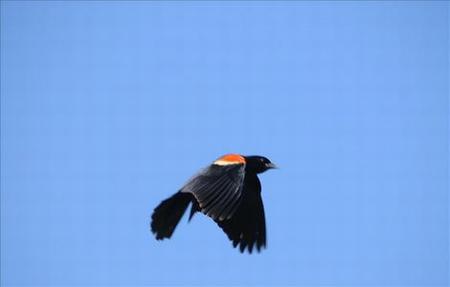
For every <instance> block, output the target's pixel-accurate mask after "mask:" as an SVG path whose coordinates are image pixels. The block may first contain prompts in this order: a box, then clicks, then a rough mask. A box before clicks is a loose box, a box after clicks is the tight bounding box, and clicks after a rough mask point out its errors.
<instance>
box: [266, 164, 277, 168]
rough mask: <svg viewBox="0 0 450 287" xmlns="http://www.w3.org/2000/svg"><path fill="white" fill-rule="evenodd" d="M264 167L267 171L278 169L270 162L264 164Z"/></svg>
mask: <svg viewBox="0 0 450 287" xmlns="http://www.w3.org/2000/svg"><path fill="white" fill-rule="evenodd" d="M266 167H267V169H270V168H278V167H277V166H276V165H275V164H274V163H272V162H269V163H266Z"/></svg>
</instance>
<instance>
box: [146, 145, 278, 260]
mask: <svg viewBox="0 0 450 287" xmlns="http://www.w3.org/2000/svg"><path fill="white" fill-rule="evenodd" d="M272 168H276V166H275V165H274V164H273V163H272V162H270V160H268V159H267V158H265V157H263V156H242V155H239V154H227V155H224V156H222V157H220V158H219V159H217V160H216V161H214V162H213V163H212V164H211V165H210V166H208V167H206V168H204V169H203V170H201V171H200V172H199V173H198V174H196V175H195V176H193V177H192V178H191V179H190V180H189V181H188V182H187V183H186V184H185V185H184V186H183V187H182V188H181V189H180V190H179V191H178V192H177V193H175V194H174V195H172V196H171V197H169V198H167V199H166V200H164V201H162V202H161V203H160V204H159V205H158V206H157V207H156V208H155V209H154V211H153V215H152V221H151V230H152V232H153V233H154V234H155V236H156V239H158V240H162V239H165V238H170V237H171V236H172V234H173V232H174V230H175V227H176V226H177V224H178V222H179V221H180V219H181V217H182V216H183V214H184V213H185V211H186V209H187V208H188V206H189V204H191V211H190V215H189V221H190V220H191V219H192V217H193V216H194V214H195V213H196V212H199V211H200V212H202V213H204V214H206V215H207V216H209V217H210V218H212V219H213V220H214V221H215V222H216V223H217V224H218V225H219V227H220V228H222V230H223V231H224V232H225V233H226V235H227V236H228V238H229V239H230V241H232V242H233V247H238V246H239V250H240V252H244V251H245V250H248V252H249V253H252V250H253V248H254V247H256V250H257V251H258V252H259V251H260V250H261V248H265V247H266V222H265V217H264V206H263V202H262V199H261V183H260V182H259V179H258V176H257V174H259V173H262V172H265V171H266V170H268V169H272Z"/></svg>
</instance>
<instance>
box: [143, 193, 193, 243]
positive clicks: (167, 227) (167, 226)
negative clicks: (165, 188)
mask: <svg viewBox="0 0 450 287" xmlns="http://www.w3.org/2000/svg"><path fill="white" fill-rule="evenodd" d="M191 201H192V194H190V193H185V192H177V193H175V194H174V195H172V196H171V197H169V198H168V199H166V200H164V201H162V202H161V203H160V204H159V205H158V206H157V207H156V208H155V210H154V211H153V214H152V223H151V229H152V232H153V233H154V234H155V235H156V239H158V240H161V239H164V238H170V237H171V236H172V234H173V231H174V230H175V227H176V226H177V224H178V222H179V221H180V220H181V217H183V214H184V212H185V211H186V209H187V207H188V205H189V203H190V202H191Z"/></svg>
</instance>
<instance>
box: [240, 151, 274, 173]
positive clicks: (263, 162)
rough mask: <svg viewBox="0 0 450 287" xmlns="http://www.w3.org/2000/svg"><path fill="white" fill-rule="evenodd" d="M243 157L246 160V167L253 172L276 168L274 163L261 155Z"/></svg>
mask: <svg viewBox="0 0 450 287" xmlns="http://www.w3.org/2000/svg"><path fill="white" fill-rule="evenodd" d="M244 158H245V162H246V169H247V170H249V171H252V172H255V173H262V172H265V171H266V170H268V169H272V168H277V166H276V165H275V164H273V163H272V162H271V161H270V160H269V159H268V158H266V157H263V156H259V155H251V156H244Z"/></svg>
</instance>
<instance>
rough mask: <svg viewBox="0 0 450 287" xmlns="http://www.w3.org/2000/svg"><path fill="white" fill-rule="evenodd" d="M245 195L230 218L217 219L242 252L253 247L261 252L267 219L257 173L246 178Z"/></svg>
mask: <svg viewBox="0 0 450 287" xmlns="http://www.w3.org/2000/svg"><path fill="white" fill-rule="evenodd" d="M242 193H243V196H242V201H241V204H240V205H239V208H238V209H237V210H236V213H235V214H234V215H233V217H231V218H230V219H227V220H223V221H216V222H217V224H218V225H219V226H220V227H221V228H222V230H223V231H224V232H225V233H226V234H227V235H228V238H229V239H230V240H231V241H232V242H233V247H237V246H239V249H240V251H241V252H244V250H245V249H248V251H249V253H252V250H253V247H256V249H257V251H258V252H259V251H260V250H261V248H263V247H265V246H266V221H265V216H264V206H263V202H262V199H261V184H260V182H259V179H258V177H257V176H256V175H254V176H248V177H246V178H245V183H244V187H243V191H242Z"/></svg>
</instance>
